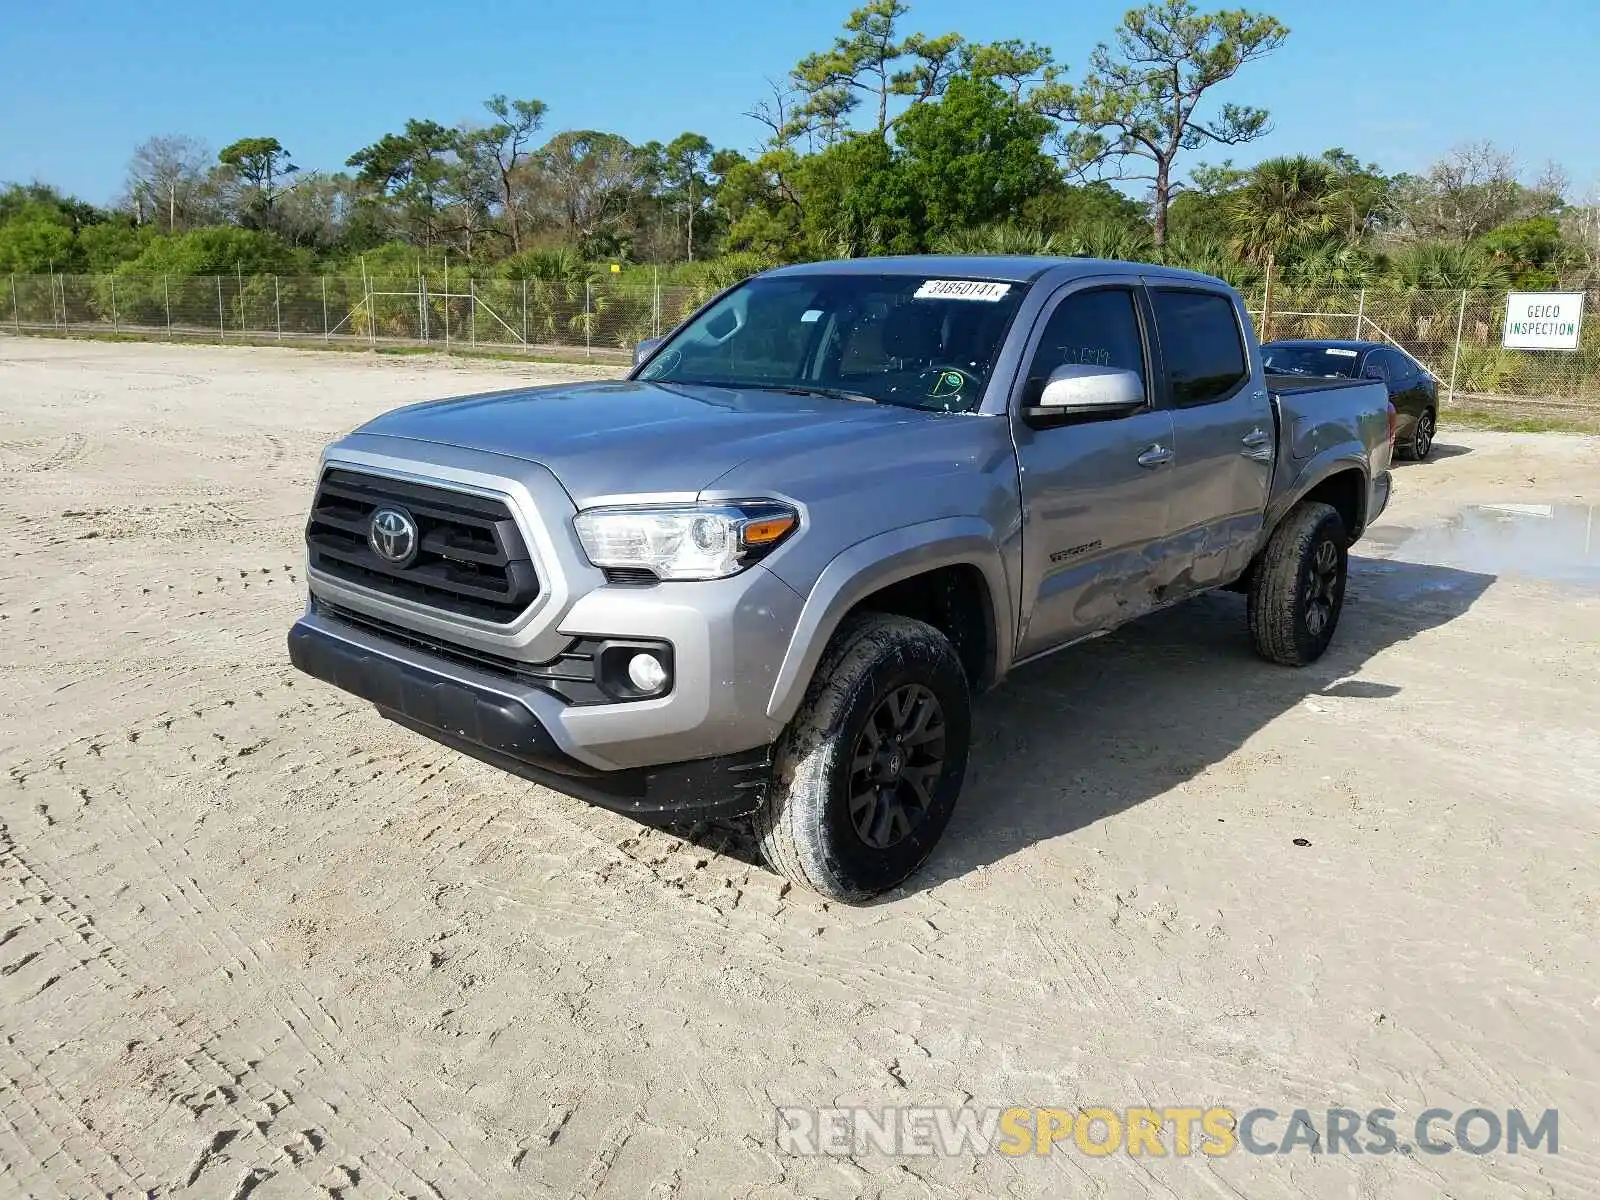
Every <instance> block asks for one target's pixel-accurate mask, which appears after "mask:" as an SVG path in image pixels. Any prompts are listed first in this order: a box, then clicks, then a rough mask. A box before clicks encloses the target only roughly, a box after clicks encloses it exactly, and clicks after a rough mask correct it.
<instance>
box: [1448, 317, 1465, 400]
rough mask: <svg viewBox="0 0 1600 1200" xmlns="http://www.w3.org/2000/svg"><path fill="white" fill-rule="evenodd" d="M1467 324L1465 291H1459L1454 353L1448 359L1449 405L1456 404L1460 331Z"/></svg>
mask: <svg viewBox="0 0 1600 1200" xmlns="http://www.w3.org/2000/svg"><path fill="white" fill-rule="evenodd" d="M1466 323H1467V289H1466V288H1462V289H1461V307H1460V308H1458V309H1457V310H1456V352H1455V354H1453V355H1452V356H1451V357H1450V401H1449V402H1450V403H1451V404H1454V403H1455V402H1456V368H1457V367H1459V366H1460V365H1461V329H1462V326H1464V325H1465V324H1466Z"/></svg>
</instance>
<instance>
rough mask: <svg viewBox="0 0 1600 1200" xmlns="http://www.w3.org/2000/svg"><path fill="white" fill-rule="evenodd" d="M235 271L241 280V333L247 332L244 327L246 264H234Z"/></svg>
mask: <svg viewBox="0 0 1600 1200" xmlns="http://www.w3.org/2000/svg"><path fill="white" fill-rule="evenodd" d="M233 269H234V271H235V273H236V274H237V277H238V280H239V332H240V333H243V332H244V331H245V325H244V264H243V263H238V262H236V263H234V264H233Z"/></svg>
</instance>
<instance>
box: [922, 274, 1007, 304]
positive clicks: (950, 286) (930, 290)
mask: <svg viewBox="0 0 1600 1200" xmlns="http://www.w3.org/2000/svg"><path fill="white" fill-rule="evenodd" d="M1010 290H1011V285H1010V284H1009V283H985V282H983V281H981V280H977V279H930V280H928V281H927V282H925V283H924V284H923V285H922V286H921V287H919V288H918V289H917V291H916V297H915V298H916V299H918V300H987V301H989V302H991V303H993V302H994V301H996V300H1003V299H1004V298H1005V295H1006V293H1007V292H1009V291H1010Z"/></svg>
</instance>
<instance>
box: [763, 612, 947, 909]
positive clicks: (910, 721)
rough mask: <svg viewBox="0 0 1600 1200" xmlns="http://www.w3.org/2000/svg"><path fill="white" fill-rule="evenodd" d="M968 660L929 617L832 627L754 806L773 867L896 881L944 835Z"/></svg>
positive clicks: (812, 875) (877, 617)
mask: <svg viewBox="0 0 1600 1200" xmlns="http://www.w3.org/2000/svg"><path fill="white" fill-rule="evenodd" d="M970 736H971V715H970V701H969V697H968V690H967V679H966V675H965V673H964V672H963V671H962V669H961V661H960V659H959V658H958V657H957V656H956V652H955V650H954V648H953V647H952V646H951V645H950V642H949V640H948V639H946V638H945V636H944V635H943V634H942V633H940V632H939V631H938V630H937V629H935V628H933V626H931V625H927V624H925V623H923V622H921V621H913V620H911V619H910V618H907V617H896V616H887V615H882V614H877V613H869V614H866V615H864V616H861V617H858V618H853V619H852V620H851V621H849V622H848V623H847V624H846V625H845V626H843V627H842V628H841V629H840V630H839V632H838V633H837V634H836V635H835V636H834V639H833V641H832V642H830V643H829V645H828V648H827V650H826V651H825V652H824V654H823V658H822V662H821V663H820V664H819V665H818V667H817V672H816V675H815V677H814V678H813V679H812V681H811V686H810V687H809V688H808V689H807V691H806V696H805V699H804V701H803V702H802V703H801V706H800V711H799V712H798V713H796V714H795V717H794V720H792V721H791V722H790V723H789V726H788V728H787V729H786V730H785V732H784V734H783V736H782V737H781V738H780V739H779V741H778V745H777V747H776V750H775V753H774V759H773V786H772V794H771V796H770V798H769V799H768V802H767V803H766V804H765V805H763V806H762V807H761V809H760V810H759V812H758V813H757V815H756V835H757V837H758V839H759V841H760V845H761V852H762V856H763V857H764V858H765V859H766V861H767V863H768V865H769V866H771V867H772V869H773V870H775V871H777V872H779V873H780V874H782V875H784V876H787V877H788V878H789V879H791V880H793V881H794V882H796V883H799V884H803V885H804V886H806V887H809V888H811V889H813V890H815V891H818V892H820V893H822V894H823V895H824V896H828V897H830V898H832V899H835V900H845V901H861V900H866V899H869V898H871V897H872V896H875V895H877V894H878V893H880V892H883V891H886V890H887V889H889V888H891V887H894V886H895V885H896V884H898V883H900V882H902V881H903V880H904V879H905V878H906V877H907V876H909V875H910V874H911V873H912V872H913V871H915V870H916V869H917V868H918V867H919V866H921V865H922V862H923V860H925V859H926V858H927V857H928V855H929V854H930V853H931V852H932V850H933V848H934V846H935V845H937V844H938V841H939V838H940V836H941V835H942V834H943V833H944V828H945V826H946V825H947V824H948V823H949V821H950V814H951V813H952V812H953V811H954V809H955V804H956V797H957V796H958V795H959V794H960V792H961V781H962V779H963V777H964V776H965V774H966V768H967V750H968V744H969V740H970Z"/></svg>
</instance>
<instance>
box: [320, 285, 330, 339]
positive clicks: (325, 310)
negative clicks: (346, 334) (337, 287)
mask: <svg viewBox="0 0 1600 1200" xmlns="http://www.w3.org/2000/svg"><path fill="white" fill-rule="evenodd" d="M322 340H323V341H324V342H327V341H330V340H332V339H330V338H329V337H328V277H327V276H326V275H324V276H323V277H322Z"/></svg>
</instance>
